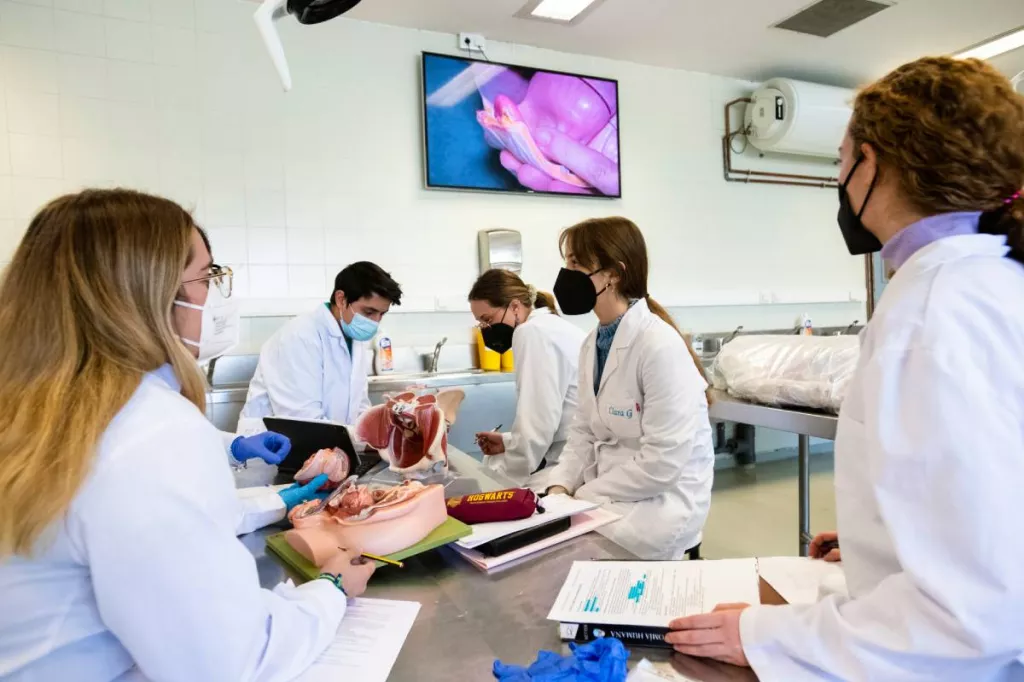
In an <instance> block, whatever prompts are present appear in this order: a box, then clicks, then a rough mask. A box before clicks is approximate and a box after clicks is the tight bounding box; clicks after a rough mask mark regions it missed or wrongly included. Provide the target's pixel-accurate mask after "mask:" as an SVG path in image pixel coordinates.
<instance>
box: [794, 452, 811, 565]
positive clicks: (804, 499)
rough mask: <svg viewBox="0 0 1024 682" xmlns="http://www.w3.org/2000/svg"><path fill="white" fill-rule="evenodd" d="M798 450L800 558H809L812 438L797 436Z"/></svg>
mask: <svg viewBox="0 0 1024 682" xmlns="http://www.w3.org/2000/svg"><path fill="white" fill-rule="evenodd" d="M797 449H798V453H799V460H800V472H799V479H800V482H799V486H800V490H799V497H800V508H799V512H800V556H807V554H808V552H809V548H810V544H811V540H812V539H813V538H812V537H811V439H810V436H807V435H805V434H800V435H799V436H797Z"/></svg>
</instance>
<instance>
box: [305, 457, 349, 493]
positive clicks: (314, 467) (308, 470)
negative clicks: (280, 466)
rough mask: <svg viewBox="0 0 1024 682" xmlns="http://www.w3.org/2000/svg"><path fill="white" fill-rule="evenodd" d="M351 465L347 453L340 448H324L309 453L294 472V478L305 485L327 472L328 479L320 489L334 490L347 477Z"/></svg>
mask: <svg viewBox="0 0 1024 682" xmlns="http://www.w3.org/2000/svg"><path fill="white" fill-rule="evenodd" d="M351 467H352V465H351V463H350V462H349V461H348V455H346V454H345V452H344V451H343V450H341V449H340V448H333V449H332V448H325V449H323V450H318V451H317V452H314V453H313V454H312V455H310V456H309V457H308V458H307V459H306V461H305V462H303V464H302V468H301V469H299V470H298V472H296V474H295V480H296V481H298V482H299V483H301V484H302V485H305V484H307V483H309V482H310V481H312V480H313V479H314V478H316V477H317V476H319V475H320V474H327V478H328V481H327V483H324V484H323V485H322V486H320V490H334V489H335V488H337V487H338V486H339V485H341V484H342V482H343V481H344V480H345V479H346V478H348V472H349V469H351Z"/></svg>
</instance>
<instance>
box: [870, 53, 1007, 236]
mask: <svg viewBox="0 0 1024 682" xmlns="http://www.w3.org/2000/svg"><path fill="white" fill-rule="evenodd" d="M850 136H851V137H852V138H853V141H854V143H855V144H856V145H857V147H858V148H859V147H860V145H861V144H863V143H867V144H870V145H871V146H872V147H873V148H874V150H875V152H876V153H877V154H878V161H879V173H882V174H885V173H895V174H896V177H897V178H898V179H899V184H900V190H901V193H902V195H903V197H904V198H905V199H906V200H908V201H909V202H910V203H911V204H912V205H913V206H914V207H915V208H916V209H918V210H919V211H922V212H923V213H925V214H927V215H934V214H938V213H949V212H954V211H987V212H989V214H988V215H987V216H986V218H985V220H984V221H983V225H982V228H983V231H989V232H993V233H997V234H1005V235H1007V236H1008V239H1009V242H1008V243H1009V245H1010V246H1011V247H1014V248H1016V249H1017V250H1018V251H1019V252H1022V253H1024V228H1022V225H1024V200H1022V199H1021V198H1020V196H1019V194H1020V191H1021V187H1022V186H1024V96H1022V95H1020V94H1018V93H1016V92H1014V89H1013V86H1012V85H1011V84H1010V81H1009V80H1008V79H1007V78H1006V76H1004V75H1003V74H1001V73H999V71H997V70H996V69H995V68H994V67H993V66H992V65H990V64H989V63H988V62H983V61H980V60H977V59H955V58H952V57H925V58H922V59H918V60H917V61H913V62H910V63H909V64H904V65H903V66H901V67H899V68H898V69H896V70H895V71H893V72H891V73H889V74H888V75H886V76H885V77H883V78H881V79H880V80H878V81H876V82H875V83H872V84H871V85H869V86H868V87H866V88H864V89H863V90H861V92H860V93H859V94H858V95H857V99H856V102H855V103H854V108H853V117H852V118H851V120H850ZM986 226H987V229H986Z"/></svg>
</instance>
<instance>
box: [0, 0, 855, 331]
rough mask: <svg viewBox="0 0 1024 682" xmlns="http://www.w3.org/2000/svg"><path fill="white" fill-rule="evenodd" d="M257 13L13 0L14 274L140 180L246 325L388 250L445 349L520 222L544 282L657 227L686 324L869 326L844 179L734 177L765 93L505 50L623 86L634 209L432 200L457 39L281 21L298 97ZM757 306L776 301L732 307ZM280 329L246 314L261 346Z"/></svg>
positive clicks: (5, 72)
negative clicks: (62, 221)
mask: <svg viewBox="0 0 1024 682" xmlns="http://www.w3.org/2000/svg"><path fill="white" fill-rule="evenodd" d="M254 9H255V4H254V3H252V2H244V1H242V0H32V1H31V2H20V1H12V0H0V264H3V263H4V262H6V261H8V260H9V259H10V254H11V253H12V252H13V250H14V248H15V246H16V243H17V241H18V239H19V238H20V235H21V233H22V231H23V230H24V227H25V226H26V224H27V221H28V219H29V218H30V216H31V215H32V214H33V213H34V211H35V210H36V209H37V208H38V207H39V206H40V205H41V204H42V203H44V202H45V201H47V200H48V199H50V198H52V197H53V196H55V195H58V194H60V193H62V192H66V191H73V190H75V189H78V188H80V187H83V186H91V185H100V186H113V185H123V186H131V187H136V188H140V189H145V190H149V191H153V192H157V193H161V194H164V195H167V196H169V197H172V198H174V199H176V200H178V201H180V202H181V203H182V204H184V205H186V206H187V207H189V208H192V209H193V210H194V211H195V214H196V216H197V218H198V219H199V220H200V222H201V223H202V224H203V225H205V226H206V227H207V228H209V230H210V234H211V237H212V241H213V245H214V251H215V257H216V258H217V259H218V260H219V261H220V262H223V263H226V264H229V265H231V266H233V267H234V268H235V270H236V272H237V273H238V276H237V279H236V291H237V292H238V293H239V294H240V295H241V296H243V297H245V299H246V310H247V312H248V313H249V314H252V315H271V314H275V315H288V314H294V313H296V312H300V311H304V310H306V309H308V308H309V307H310V306H312V305H314V304H315V301H316V300H322V299H323V297H324V296H326V295H327V293H328V292H329V289H330V285H331V282H332V281H333V278H334V275H335V274H336V272H337V270H339V269H340V268H341V267H342V266H344V265H345V264H347V263H350V262H352V261H355V260H360V259H371V260H374V261H377V262H378V263H380V264H381V265H382V266H384V267H385V269H388V270H390V271H392V272H393V274H394V275H395V277H396V278H397V279H398V280H399V281H400V282H401V283H402V285H403V287H404V288H405V290H406V292H407V296H406V302H407V304H406V305H405V306H404V307H403V308H404V310H405V311H407V312H416V313H417V314H414V315H409V316H407V317H406V320H405V321H404V322H401V323H399V322H394V323H393V324H394V325H397V326H399V327H400V328H401V330H402V331H403V332H405V333H406V334H408V336H409V337H411V338H416V339H420V338H423V339H424V340H425V339H427V338H436V337H439V336H440V335H443V334H446V333H453V334H456V335H457V334H460V333H462V331H464V330H465V327H466V324H467V323H468V315H467V314H466V313H464V312H461V313H460V312H429V311H434V310H440V309H445V310H452V306H455V307H456V308H457V307H458V305H459V303H460V301H462V300H463V299H464V297H465V294H466V292H467V290H468V288H469V286H470V284H471V282H472V280H473V278H474V277H475V275H476V274H477V257H476V233H477V231H478V230H480V229H484V228H492V227H508V228H515V229H518V230H520V231H521V232H522V235H523V244H524V254H525V268H524V276H525V278H527V279H528V280H532V281H533V282H534V283H536V284H537V285H538V286H541V287H543V288H549V287H550V285H551V283H552V282H553V279H554V277H555V275H556V273H557V269H558V267H559V265H560V262H559V255H558V249H557V234H558V231H559V230H560V229H561V228H562V227H564V226H566V225H569V224H571V223H573V222H575V221H577V220H579V219H582V218H585V217H590V216H597V215H606V214H610V213H616V214H623V215H627V216H629V217H631V218H633V219H634V220H635V221H636V222H637V223H638V224H639V225H640V226H641V227H642V228H643V230H644V232H645V234H646V236H647V239H648V243H649V247H650V250H651V255H652V269H651V282H650V289H651V292H652V294H654V295H655V297H657V298H659V299H661V300H662V301H663V302H664V303H665V304H667V305H668V306H669V307H670V308H673V311H674V312H675V313H676V314H677V315H679V316H680V317H681V318H683V319H680V322H681V324H682V325H683V326H687V327H692V328H695V329H701V328H705V329H721V328H725V327H731V326H733V325H735V324H746V325H747V326H748V327H754V326H785V325H786V324H789V323H790V322H792V321H793V319H794V318H795V316H796V315H798V314H799V312H802V311H804V310H807V311H808V312H811V313H812V314H813V315H814V316H815V318H816V321H820V323H821V324H839V323H847V322H849V321H852V319H853V318H855V317H858V316H862V312H861V311H862V310H863V306H862V304H860V303H857V302H849V298H850V297H851V293H852V294H853V296H854V297H856V296H858V295H860V296H862V295H863V289H864V283H863V269H862V263H861V261H859V260H856V259H852V258H850V257H848V256H846V255H844V249H843V246H842V242H841V239H840V237H839V232H838V229H837V228H836V227H835V201H836V198H835V193H834V192H832V191H820V190H812V189H797V188H784V187H783V188H780V187H764V186H747V185H737V184H727V183H725V182H724V181H723V180H722V173H721V159H720V153H719V149H720V148H719V139H720V136H721V134H722V127H723V125H722V120H721V106H722V104H723V103H724V102H725V101H727V100H728V99H731V98H733V97H736V96H740V95H743V94H747V93H749V92H750V89H751V84H749V83H744V82H740V81H735V80H730V79H724V78H718V77H714V76H709V75H706V74H698V73H689V72H683V71H675V70H669V69H661V68H653V67H645V66H639V65H635V64H629V63H625V62H614V61H609V60H603V59H597V58H593V57H585V56H579V55H570V54H564V53H558V52H553V51H547V50H538V49H534V48H528V47H523V46H517V45H508V44H500V43H492V44H491V46H490V49H489V56H490V57H491V58H492V59H495V60H499V61H509V62H517V63H525V64H534V65H538V66H548V67H551V68H556V69H564V70H568V71H576V72H582V73H590V74H594V75H601V76H608V77H613V78H618V79H619V80H620V101H621V131H622V147H621V152H622V168H623V191H624V195H625V198H624V199H623V200H620V201H601V200H593V199H589V200H588V199H578V198H577V199H573V198H549V197H536V196H521V195H511V196H509V195H488V194H475V195H474V194H466V193H449V192H437V191H426V190H424V189H423V188H422V175H423V172H422V131H421V120H420V119H421V113H420V112H421V106H422V104H421V96H420V83H419V81H420V79H419V62H418V55H419V52H420V51H422V50H432V51H443V52H451V51H452V48H453V46H454V44H455V38H454V37H453V36H450V35H443V34H437V33H429V32H421V31H413V30H408V29H399V28H393V27H386V26H379V25H374V24H367V23H362V22H355V21H350V20H345V19H341V20H336V21H332V22H329V23H327V24H323V25H319V26H310V27H301V26H298V25H297V24H294V23H285V24H283V25H282V38H283V41H284V43H285V45H286V49H287V54H288V58H289V61H290V64H291V69H292V75H293V79H294V83H295V87H294V89H293V91H292V92H290V93H288V94H287V95H285V94H284V93H282V92H281V90H280V86H279V84H278V83H277V81H276V76H275V74H274V72H273V69H272V68H271V66H270V63H269V60H268V58H267V56H266V55H265V54H264V51H263V48H262V45H261V44H260V42H259V40H258V38H257V35H256V30H255V28H254V26H253V23H252V20H251V15H252V12H253V10H254ZM742 163H744V164H750V163H756V159H750V158H744V159H742ZM810 170H812V171H816V172H819V173H820V172H825V173H827V172H829V171H830V170H831V169H829V168H828V167H824V168H822V167H820V166H817V167H815V168H812V169H810ZM758 301H765V302H772V301H774V302H775V303H777V305H770V306H762V307H758V306H756V305H754V306H751V305H748V306H737V305H736V304H739V303H747V304H750V303H755V304H756V303H757V302H758ZM784 303H789V305H782V304H784ZM419 313H422V314H419ZM282 319H283V318H280V317H274V318H268V319H266V320H265V321H263V322H257V321H255V320H254V321H252V322H251V323H249V324H247V329H248V332H249V333H248V335H247V336H248V339H249V343H250V345H251V346H258V344H259V343H260V342H261V341H262V340H263V339H264V338H265V337H266V335H268V334H269V333H270V332H271V331H272V330H273V329H274V328H276V327H277V326H278V325H279V324H280V323H281V320H282ZM395 319H396V320H397V319H398V318H395ZM586 323H587V321H586V320H583V321H581V324H586ZM396 336H397V335H396ZM396 340H400V339H396ZM417 343H419V341H417Z"/></svg>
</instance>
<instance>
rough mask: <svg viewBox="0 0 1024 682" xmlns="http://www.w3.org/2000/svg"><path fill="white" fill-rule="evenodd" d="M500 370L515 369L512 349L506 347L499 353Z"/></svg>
mask: <svg viewBox="0 0 1024 682" xmlns="http://www.w3.org/2000/svg"><path fill="white" fill-rule="evenodd" d="M501 371H502V372H514V371H516V362H515V358H513V357H512V349H511V348H510V349H508V350H507V351H505V352H504V353H502V354H501Z"/></svg>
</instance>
